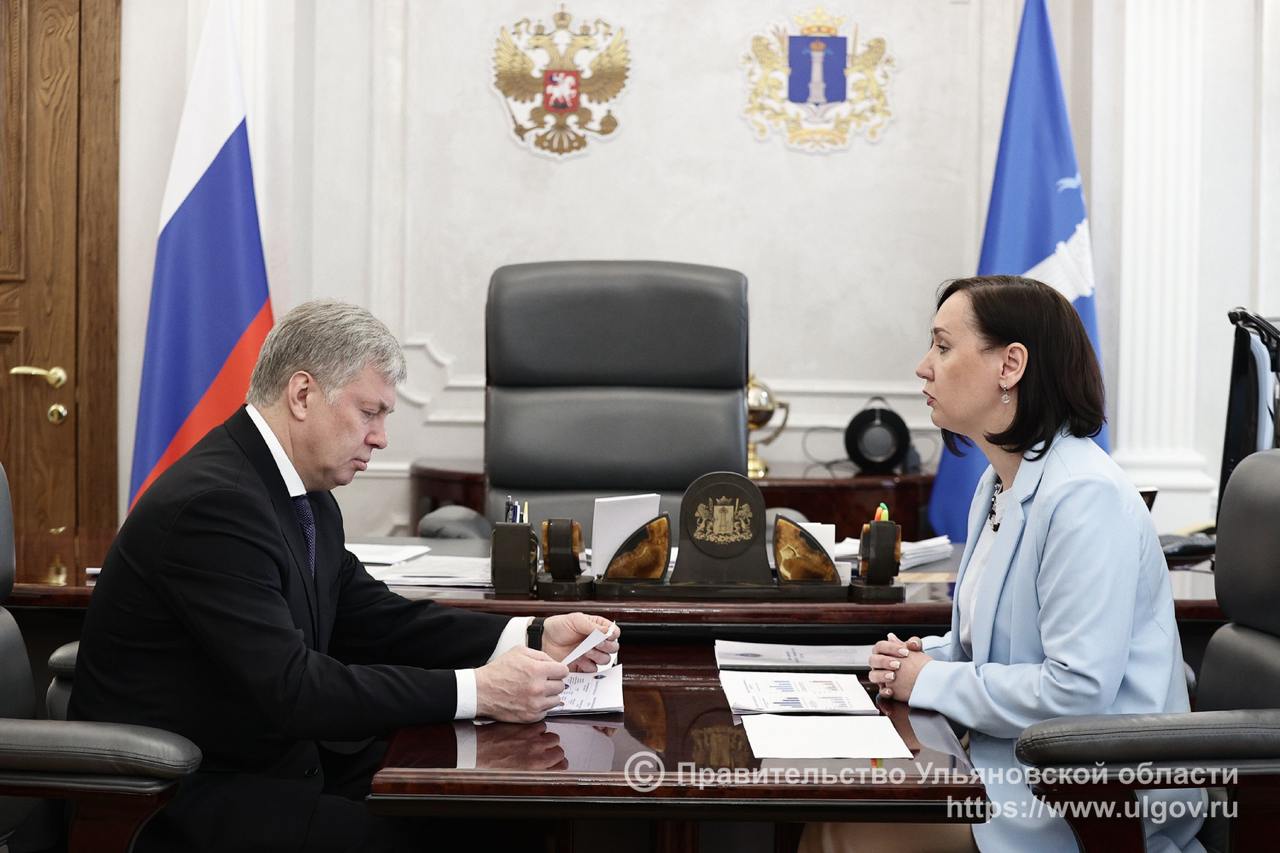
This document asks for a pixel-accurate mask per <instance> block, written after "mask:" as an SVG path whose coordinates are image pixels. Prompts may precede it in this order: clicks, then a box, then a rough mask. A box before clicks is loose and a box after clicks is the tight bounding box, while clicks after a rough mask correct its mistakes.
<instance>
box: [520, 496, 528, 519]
mask: <svg viewBox="0 0 1280 853" xmlns="http://www.w3.org/2000/svg"><path fill="white" fill-rule="evenodd" d="M520 521H521V522H523V523H524V524H528V523H529V502H528V501H525V502H524V511H523V512H521V513H520Z"/></svg>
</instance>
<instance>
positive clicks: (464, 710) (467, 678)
mask: <svg viewBox="0 0 1280 853" xmlns="http://www.w3.org/2000/svg"><path fill="white" fill-rule="evenodd" d="M244 408H245V411H246V412H248V414H249V419H250V420H252V421H253V425H254V426H256V427H257V428H258V432H260V433H262V440H263V441H265V442H266V443H267V449H268V450H270V451H271V458H272V459H274V460H275V461H276V467H277V468H279V469H280V476H281V478H283V479H284V485H285V488H286V489H288V490H289V497H291V498H296V497H298V496H299V495H305V494H306V493H307V487H306V486H304V485H303V484H302V478H301V477H299V476H298V470H297V469H296V468H294V467H293V461H292V460H290V459H289V454H287V453H285V452H284V447H283V446H282V445H281V444H280V439H278V438H276V434H275V433H274V432H272V431H271V427H270V426H268V424H267V421H266V419H265V418H263V417H262V413H261V412H259V411H258V410H257V409H255V408H254V407H253V405H252V404H248V405H246V406H245V407H244ZM532 621H533V619H532V617H524V616H517V617H516V618H514V619H512V620H511V621H510V622H508V623H507V627H505V628H503V629H502V634H501V635H499V637H498V644H497V645H496V646H495V647H494V649H493V654H491V655H489V661H492V660H493V659H494V658H496V657H498V656H499V655H501V654H504V653H505V652H507V651H509V650H510V649H514V648H515V647H516V646H523V645H524V643H525V637H526V635H527V632H528V629H529V623H530V622H532ZM453 674H454V676H455V677H456V678H457V680H458V704H457V707H456V708H455V710H454V713H453V718H454V719H455V720H470V719H472V718H473V717H475V715H476V671H475V670H474V669H456V670H454V672H453Z"/></svg>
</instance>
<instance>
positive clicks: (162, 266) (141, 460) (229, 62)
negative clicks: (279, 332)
mask: <svg viewBox="0 0 1280 853" xmlns="http://www.w3.org/2000/svg"><path fill="white" fill-rule="evenodd" d="M237 27H238V22H237V20H236V17H235V10H234V9H233V8H232V4H231V3H230V2H227V0H214V2H213V3H211V4H210V7H209V12H208V16H207V17H206V18H205V23H204V31H203V33H202V34H201V37H200V47H199V50H198V52H197V53H196V62H195V67H194V69H193V72H192V75H191V83H190V87H189V89H188V91H187V100H186V103H185V105H184V106H183V109H182V121H181V123H180V124H179V126H178V141H177V145H176V147H175V150H174V154H173V163H172V164H171V166H170V168H169V181H168V184H167V185H166V187H165V194H164V204H163V206H162V208H161V214H160V237H159V241H158V243H157V246H156V269H155V275H154V277H153V279H152V286H151V313H150V314H149V316H148V317H147V344H146V355H145V357H144V360H143V365H142V389H141V396H140V399H139V401H138V426H137V433H136V437H135V440H134V446H133V472H132V477H131V478H130V484H129V506H130V508H132V506H133V504H134V503H135V502H136V501H137V500H138V497H139V496H140V495H141V494H142V493H143V492H144V491H146V489H147V487H148V486H150V485H151V483H152V482H154V481H155V479H156V477H158V476H160V474H162V473H163V472H164V470H165V469H166V468H168V467H169V466H170V465H172V464H173V463H174V461H176V460H177V459H178V458H179V457H180V456H182V454H184V453H186V452H187V451H188V450H189V449H191V447H192V446H193V445H194V444H195V443H196V442H197V441H199V440H200V439H201V438H203V437H204V435H205V433H207V432H208V431H209V430H210V429H212V428H213V427H215V426H217V425H218V424H220V423H222V422H223V421H224V420H226V419H227V418H228V417H229V416H230V415H231V414H232V413H233V412H234V411H235V410H236V408H237V407H239V406H240V405H241V404H242V403H243V402H244V398H245V393H246V391H247V390H248V388H249V375H250V373H252V371H253V365H254V362H255V361H256V360H257V358H258V350H259V349H260V348H261V346H262V341H263V339H265V338H266V336H267V332H268V331H269V330H270V329H271V322H272V318H271V300H270V296H269V294H268V292H267V270H266V266H265V263H264V261H263V256H262V237H261V235H260V233H259V231H258V209H257V203H256V201H255V198H254V193H253V169H252V167H251V166H250V163H249V136H248V133H247V131H246V129H245V106H244V90H243V87H242V84H241V79H240V65H239V46H238V37H237Z"/></svg>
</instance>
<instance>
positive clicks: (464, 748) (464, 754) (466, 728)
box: [453, 722, 476, 770]
mask: <svg viewBox="0 0 1280 853" xmlns="http://www.w3.org/2000/svg"><path fill="white" fill-rule="evenodd" d="M453 733H454V735H456V736H457V739H458V753H457V757H458V769H459V770H474V769H475V766H476V724H475V723H471V722H467V723H454V724H453Z"/></svg>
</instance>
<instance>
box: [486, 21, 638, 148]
mask: <svg viewBox="0 0 1280 853" xmlns="http://www.w3.org/2000/svg"><path fill="white" fill-rule="evenodd" d="M551 20H552V25H551V26H550V27H548V26H547V25H546V24H544V23H542V22H541V21H538V22H533V21H530V20H529V19H528V18H523V19H521V20H519V21H516V22H515V23H514V24H512V25H511V28H510V30H508V29H505V28H504V29H502V30H500V31H499V33H498V43H497V46H496V48H495V49H494V55H493V74H494V80H493V84H494V87H495V88H496V89H497V90H498V92H499V94H501V95H502V97H503V100H504V101H505V102H506V105H507V112H508V114H509V115H510V116H511V124H512V132H513V133H514V134H515V135H516V137H517V138H518V139H519V140H520V141H521V142H522V143H524V144H526V145H528V146H529V148H530V150H533V151H539V152H543V153H546V154H550V155H552V156H555V157H561V156H564V155H566V154H572V153H574V152H576V151H581V150H583V149H584V148H586V147H587V142H588V140H589V138H590V137H592V136H597V137H607V136H608V135H609V134H611V133H613V132H614V131H616V130H617V129H618V120H617V118H615V117H614V115H613V110H612V109H611V108H609V107H605V106H604V105H605V104H608V103H609V102H610V101H613V100H614V99H615V98H617V97H618V95H619V94H620V93H621V92H622V90H623V87H625V86H626V84H627V73H628V71H629V70H630V64H631V56H630V52H629V50H628V48H627V40H626V38H625V37H624V34H623V31H622V29H621V28H619V29H618V30H617V31H616V32H615V31H614V29H613V27H611V26H610V25H609V24H608V23H606V22H604V21H602V20H600V19H598V18H597V19H596V20H595V21H594V22H592V23H585V22H584V23H582V24H580V25H579V26H578V27H577V28H576V29H575V28H574V27H573V25H572V22H573V16H572V15H570V14H569V13H568V12H566V11H564V7H563V6H562V7H561V8H560V11H559V12H556V13H555V14H554V15H553V16H552V18H551ZM602 108H603V109H604V114H603V115H601V116H599V117H598V118H597V116H596V113H597V112H598V111H599V110H600V109H602Z"/></svg>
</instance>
